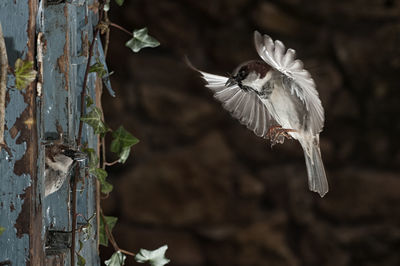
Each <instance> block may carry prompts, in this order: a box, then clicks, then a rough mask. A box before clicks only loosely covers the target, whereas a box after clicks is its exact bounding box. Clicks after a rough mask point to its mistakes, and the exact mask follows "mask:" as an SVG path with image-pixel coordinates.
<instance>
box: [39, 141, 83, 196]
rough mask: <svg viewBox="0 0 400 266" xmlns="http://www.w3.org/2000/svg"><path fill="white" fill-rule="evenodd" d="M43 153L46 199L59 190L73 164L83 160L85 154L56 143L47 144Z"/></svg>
mask: <svg viewBox="0 0 400 266" xmlns="http://www.w3.org/2000/svg"><path fill="white" fill-rule="evenodd" d="M45 152H46V160H45V164H46V165H45V174H44V177H45V179H44V196H45V197H47V196H48V195H50V194H52V193H54V192H56V191H57V190H59V189H60V188H61V186H62V185H63V184H64V181H65V180H66V179H67V177H69V176H70V174H71V173H70V172H71V169H72V166H73V164H74V162H76V161H83V160H85V159H86V154H85V153H83V152H80V151H78V150H74V149H72V148H71V147H69V146H68V145H65V144H60V143H58V141H55V142H54V143H51V144H48V145H47V146H46V149H45Z"/></svg>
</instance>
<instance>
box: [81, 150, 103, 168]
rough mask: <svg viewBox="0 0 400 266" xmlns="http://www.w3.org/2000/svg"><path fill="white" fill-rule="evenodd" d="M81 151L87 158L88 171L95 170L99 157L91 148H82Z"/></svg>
mask: <svg viewBox="0 0 400 266" xmlns="http://www.w3.org/2000/svg"><path fill="white" fill-rule="evenodd" d="M82 151H83V152H84V153H86V154H87V156H88V158H89V171H90V169H92V168H96V167H97V166H98V165H99V157H98V156H97V154H96V152H95V150H94V149H92V148H84V149H82Z"/></svg>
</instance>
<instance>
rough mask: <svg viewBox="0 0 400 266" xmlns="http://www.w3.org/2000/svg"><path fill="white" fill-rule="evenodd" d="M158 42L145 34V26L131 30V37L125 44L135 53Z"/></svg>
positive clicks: (155, 45) (156, 44)
mask: <svg viewBox="0 0 400 266" xmlns="http://www.w3.org/2000/svg"><path fill="white" fill-rule="evenodd" d="M159 45H160V43H159V42H158V41H157V40H156V39H155V38H153V37H151V36H150V35H148V34H147V28H143V29H140V30H134V31H133V38H132V39H130V40H129V41H127V42H126V43H125V46H127V47H129V48H131V49H132V51H133V52H135V53H137V52H139V51H140V50H141V49H143V48H145V47H157V46H159Z"/></svg>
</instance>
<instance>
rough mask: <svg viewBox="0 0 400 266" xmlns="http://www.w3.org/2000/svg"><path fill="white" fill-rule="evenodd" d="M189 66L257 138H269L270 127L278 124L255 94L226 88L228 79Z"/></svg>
mask: <svg viewBox="0 0 400 266" xmlns="http://www.w3.org/2000/svg"><path fill="white" fill-rule="evenodd" d="M187 64H188V65H189V66H190V67H191V68H193V69H194V70H196V71H198V72H199V73H200V74H201V76H202V78H203V79H204V80H205V81H206V87H207V88H209V89H210V90H211V91H212V92H213V93H214V98H216V99H217V100H218V101H220V102H221V103H222V106H223V107H224V108H225V109H226V110H228V111H229V112H230V113H231V115H232V116H233V117H235V118H236V119H238V120H239V121H240V123H241V124H243V125H246V126H247V128H249V129H251V130H252V131H253V132H254V133H255V134H256V135H257V136H259V137H264V138H266V137H267V136H266V134H267V132H268V129H269V127H270V126H271V125H275V124H276V122H275V120H274V119H273V118H272V116H271V115H270V114H269V113H268V110H267V108H266V107H265V105H264V104H263V103H262V101H261V100H260V98H259V97H258V95H257V94H256V93H255V92H253V91H244V90H242V89H240V88H239V86H237V85H234V86H230V87H226V86H225V84H226V82H227V81H228V78H227V77H224V76H218V75H214V74H210V73H207V72H203V71H200V70H198V69H197V68H195V67H193V66H192V65H191V64H190V62H189V61H188V62H187Z"/></svg>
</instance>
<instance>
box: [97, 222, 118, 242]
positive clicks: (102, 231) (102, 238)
mask: <svg viewBox="0 0 400 266" xmlns="http://www.w3.org/2000/svg"><path fill="white" fill-rule="evenodd" d="M104 220H105V222H106V223H107V225H108V229H110V231H112V229H113V228H114V226H115V224H116V223H117V220H118V218H117V217H113V216H105V215H104V219H103V218H100V229H99V241H100V245H103V246H106V247H108V238H107V234H106V228H105V226H104Z"/></svg>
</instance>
